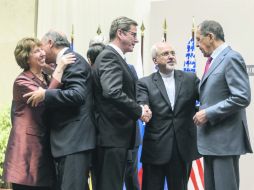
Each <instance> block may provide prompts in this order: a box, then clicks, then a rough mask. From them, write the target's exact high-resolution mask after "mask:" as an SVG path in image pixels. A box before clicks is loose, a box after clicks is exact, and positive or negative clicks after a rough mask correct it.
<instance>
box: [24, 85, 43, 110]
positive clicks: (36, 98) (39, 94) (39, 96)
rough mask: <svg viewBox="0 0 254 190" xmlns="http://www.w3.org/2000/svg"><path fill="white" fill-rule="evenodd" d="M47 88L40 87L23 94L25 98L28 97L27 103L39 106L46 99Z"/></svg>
mask: <svg viewBox="0 0 254 190" xmlns="http://www.w3.org/2000/svg"><path fill="white" fill-rule="evenodd" d="M45 91H46V90H45V89H43V88H41V87H39V88H38V90H35V91H33V92H29V93H27V94H25V95H23V97H24V98H26V97H28V100H27V102H26V103H27V104H30V103H31V106H32V107H37V106H38V104H39V103H40V102H42V101H43V100H44V99H45Z"/></svg>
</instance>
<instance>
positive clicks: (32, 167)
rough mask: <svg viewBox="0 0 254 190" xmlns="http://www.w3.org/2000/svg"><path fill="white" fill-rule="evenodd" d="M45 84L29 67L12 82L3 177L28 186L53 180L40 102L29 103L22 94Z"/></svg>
mask: <svg viewBox="0 0 254 190" xmlns="http://www.w3.org/2000/svg"><path fill="white" fill-rule="evenodd" d="M38 87H42V88H46V87H47V86H46V85H45V84H44V83H42V82H41V81H40V80H39V79H38V78H36V77H35V76H34V75H33V74H32V73H31V72H30V71H26V72H23V73H21V74H20V75H19V76H18V77H17V78H16V80H15V82H14V85H13V101H12V113H11V114H12V115H11V118H12V129H11V133H10V137H9V141H8V146H7V149H6V155H5V163H4V180H5V181H7V182H11V183H17V184H23V185H30V186H50V185H51V184H52V182H53V180H54V178H53V176H54V167H53V159H52V155H51V152H50V144H49V131H48V128H47V126H46V125H45V124H44V122H43V120H42V113H43V112H44V109H45V107H44V105H43V104H40V105H39V106H38V107H35V108H33V107H31V106H30V105H28V104H27V103H26V101H27V98H23V95H24V94H26V93H28V92H32V91H34V90H37V88H38Z"/></svg>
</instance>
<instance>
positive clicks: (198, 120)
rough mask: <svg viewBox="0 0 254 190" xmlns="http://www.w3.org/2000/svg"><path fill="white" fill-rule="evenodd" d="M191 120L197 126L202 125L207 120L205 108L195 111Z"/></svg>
mask: <svg viewBox="0 0 254 190" xmlns="http://www.w3.org/2000/svg"><path fill="white" fill-rule="evenodd" d="M193 121H194V123H195V124H196V125H198V126H202V125H204V124H205V123H206V122H207V121H208V119H207V117H206V112H205V110H200V111H199V112H197V113H196V114H195V115H194V117H193Z"/></svg>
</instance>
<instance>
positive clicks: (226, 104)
mask: <svg viewBox="0 0 254 190" xmlns="http://www.w3.org/2000/svg"><path fill="white" fill-rule="evenodd" d="M199 91H200V109H205V110H206V114H207V118H208V122H207V123H206V124H205V125H204V126H201V127H198V130H197V131H198V150H199V152H200V153H201V154H203V155H220V156H223V155H241V154H245V153H248V152H252V149H251V145H250V140H249V133H248V126H247V120H246V113H245V108H246V107H247V106H248V105H249V103H250V99H251V93H250V84H249V78H248V75H247V72H246V66H245V62H244V60H243V58H242V56H241V55H240V54H239V53H238V52H236V51H234V50H232V49H231V48H230V47H227V48H226V49H224V50H223V52H221V53H220V54H219V56H218V57H217V58H215V60H214V61H213V63H212V65H211V67H210V68H209V70H208V72H207V73H206V75H205V76H204V77H203V78H202V80H201V82H200V85H199Z"/></svg>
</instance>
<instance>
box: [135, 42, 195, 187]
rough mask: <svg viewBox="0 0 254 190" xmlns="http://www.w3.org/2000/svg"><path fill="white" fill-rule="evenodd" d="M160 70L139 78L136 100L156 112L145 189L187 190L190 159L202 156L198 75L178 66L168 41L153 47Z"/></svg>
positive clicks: (147, 139) (147, 138) (147, 146)
mask: <svg viewBox="0 0 254 190" xmlns="http://www.w3.org/2000/svg"><path fill="white" fill-rule="evenodd" d="M152 58H153V61H154V63H155V65H156V67H157V68H158V71H157V72H155V73H153V74H151V75H150V76H148V77H144V78H142V79H140V80H139V81H138V82H137V102H138V103H139V104H147V105H149V107H150V109H151V111H152V113H153V116H152V119H151V120H150V121H149V122H148V123H147V124H146V128H145V134H144V138H143V149H142V155H141V161H142V164H143V181H142V190H162V189H163V188H164V181H165V177H166V180H167V185H168V188H169V189H172V190H187V182H188V179H189V174H190V168H191V163H192V161H193V160H195V159H197V158H198V157H199V154H198V151H197V142H196V140H197V139H196V126H195V125H194V122H193V120H192V117H193V116H194V114H195V111H196V109H195V102H196V100H197V99H198V83H199V79H198V78H197V77H196V75H195V74H194V73H185V72H183V71H180V70H175V64H176V57H175V51H174V49H173V48H172V46H171V45H170V44H168V43H165V42H159V43H156V44H155V45H154V46H153V47H152Z"/></svg>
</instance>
